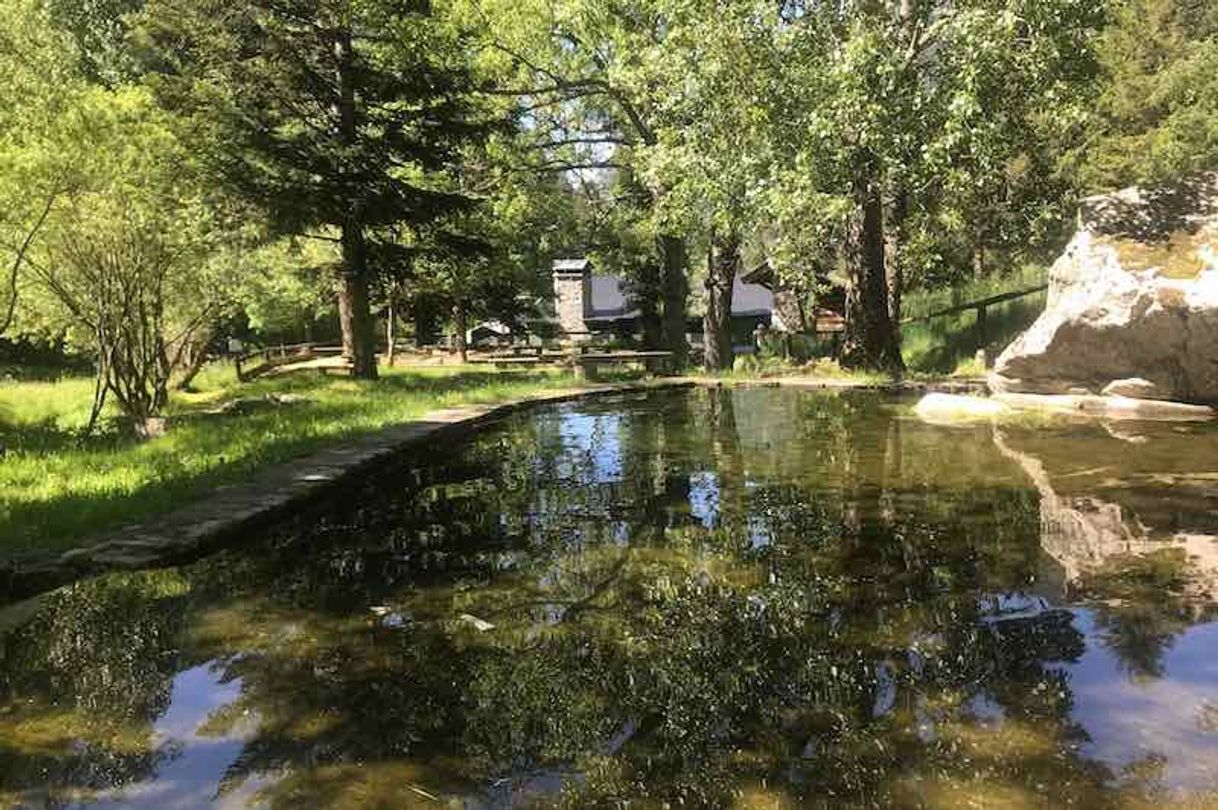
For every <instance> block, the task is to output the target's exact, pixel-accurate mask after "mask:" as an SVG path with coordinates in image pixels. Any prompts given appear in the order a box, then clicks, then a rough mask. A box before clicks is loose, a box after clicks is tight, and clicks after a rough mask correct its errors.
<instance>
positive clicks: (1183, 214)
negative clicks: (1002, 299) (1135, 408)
mask: <svg viewBox="0 0 1218 810" xmlns="http://www.w3.org/2000/svg"><path fill="white" fill-rule="evenodd" d="M990 384H991V387H992V388H993V389H994V390H996V391H1001V392H1018V393H1036V394H1077V393H1083V392H1085V393H1088V394H1099V393H1101V392H1103V393H1107V394H1119V395H1122V396H1127V397H1136V398H1140V399H1168V400H1178V401H1182V402H1196V403H1218V174H1207V175H1203V176H1201V177H1200V178H1197V179H1196V180H1194V181H1192V182H1190V183H1187V184H1184V185H1182V186H1180V187H1177V188H1171V189H1159V190H1153V191H1149V190H1143V189H1137V188H1129V189H1125V190H1124V191H1120V192H1117V193H1115V194H1112V195H1106V196H1101V197H1093V198H1090V199H1088V200H1086V201H1084V204H1083V206H1082V208H1081V210H1080V213H1079V230H1078V232H1077V233H1076V234H1075V236H1074V238H1073V240H1072V241H1071V242H1070V244H1069V246H1068V247H1067V248H1066V251H1065V253H1063V254H1062V256H1061V257H1060V258H1059V259H1058V260H1057V262H1055V263H1054V265H1053V267H1052V268H1051V269H1050V271H1049V298H1048V304H1047V306H1046V308H1045V311H1044V313H1043V314H1042V315H1041V316H1040V318H1039V319H1037V321H1036V323H1034V324H1033V325H1032V327H1031V328H1030V329H1028V331H1027V332H1025V333H1024V334H1022V335H1021V336H1020V337H1019V338H1017V339H1016V340H1015V342H1014V343H1012V344H1011V345H1010V346H1009V347H1007V349H1006V351H1004V352H1003V353H1002V355H1001V356H1000V357H999V358H998V361H997V363H996V365H995V369H994V372H993V374H992V375H991V379H990ZM1105 389H1107V390H1105Z"/></svg>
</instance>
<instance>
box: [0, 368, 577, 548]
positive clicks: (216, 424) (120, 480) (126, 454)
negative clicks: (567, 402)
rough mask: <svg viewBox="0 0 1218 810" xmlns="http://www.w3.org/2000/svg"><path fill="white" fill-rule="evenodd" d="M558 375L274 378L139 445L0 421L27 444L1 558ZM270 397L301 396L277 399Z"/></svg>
mask: <svg viewBox="0 0 1218 810" xmlns="http://www.w3.org/2000/svg"><path fill="white" fill-rule="evenodd" d="M563 382H564V379H563V378H562V377H556V376H555V375H552V374H550V375H547V374H537V373H528V372H525V373H510V374H505V373H494V372H485V373H482V372H475V373H468V374H444V375H433V374H412V373H398V372H395V373H393V374H391V375H386V376H385V377H384V378H383V379H381V380H380V381H377V382H363V381H353V380H345V379H335V380H332V381H329V380H328V381H324V382H322V383H320V384H319V382H318V381H317V379H316V378H312V379H310V378H282V379H279V380H274V381H266V382H259V383H255V384H251V385H249V386H242V387H238V388H235V389H232V390H231V391H226V392H225V394H226V396H225V397H224V398H223V399H217V400H215V401H213V402H211V403H209V404H207V405H206V406H193V407H189V406H188V407H183V408H181V409H180V410H178V411H177V412H176V413H175V414H174V416H173V419H172V421H171V428H170V431H169V433H168V434H167V435H166V436H164V437H162V438H159V439H157V440H155V441H152V442H147V443H138V442H134V441H131V440H126V439H123V438H122V437H120V436H118V435H106V436H99V437H96V438H95V439H93V440H91V441H90V442H88V443H86V445H84V446H82V445H81V444H79V443H77V441H76V436H75V434H74V433H72V432H71V431H64V430H62V429H59V428H57V427H56V426H55V425H54V424H53V423H52V422H46V423H38V424H32V425H31V424H23V425H19V426H13V425H7V424H6V425H0V441H11V443H10V444H9V447H10V449H17V448H20V450H21V451H23V452H22V454H21V457H20V459H19V464H15V465H14V466H13V467H11V468H10V470H8V471H7V475H6V476H0V482H5V479H7V483H6V487H11V489H10V490H9V492H8V493H7V494H8V497H0V536H3V538H4V540H3V542H2V543H0V560H2V559H4V558H8V559H10V560H21V559H25V560H30V559H36V558H39V557H46V556H47V555H52V554H56V553H58V552H61V551H63V550H66V549H67V548H71V547H76V546H80V545H84V544H86V543H87V542H88V541H89V540H93V539H96V537H95V535H96V534H98V533H99V532H105V531H107V530H111V529H113V528H114V527H116V526H121V525H124V524H130V523H136V522H141V521H145V520H147V519H149V518H150V517H153V516H155V515H157V514H161V513H164V512H167V511H169V510H171V509H174V508H176V507H179V506H182V505H184V504H186V503H189V502H191V501H193V500H196V499H198V498H200V497H204V496H206V494H207V493H208V492H209V491H210V490H213V489H214V488H215V487H217V486H219V485H221V484H226V483H237V482H243V481H248V480H249V479H251V478H252V477H253V476H254V475H255V474H256V473H257V472H259V471H260V470H262V469H264V468H267V467H269V466H271V465H275V464H279V463H284V462H288V461H290V460H292V459H295V458H300V457H302V456H306V455H308V454H310V453H312V452H316V451H318V450H321V449H323V448H325V447H328V446H333V445H334V444H336V443H341V442H344V441H350V440H354V439H357V438H359V437H361V436H367V435H370V434H374V433H376V432H377V431H379V430H381V429H384V428H385V427H388V426H389V425H391V424H394V423H399V422H404V421H410V420H413V419H417V418H419V417H421V416H422V415H423V414H424V413H426V412H427V411H430V410H434V409H437V408H442V407H446V406H449V405H459V404H466V403H474V402H487V401H500V400H504V399H507V398H510V396H511V395H513V394H517V393H520V394H523V393H526V392H528V391H529V390H532V389H540V388H544V387H554V388H557V387H560V386H561V385H562V384H563ZM269 394H277V395H280V396H282V395H284V394H293V395H298V396H299V397H300V399H299V400H289V401H286V402H285V401H280V402H279V403H276V402H275V401H273V400H270V399H267V396H268V395H269ZM463 394H464V395H465V396H462V395H463ZM247 399H248V400H250V401H251V402H255V403H259V405H258V406H257V407H256V408H255V409H253V410H250V411H244V410H243V411H238V412H227V413H226V412H224V411H223V410H222V409H219V408H218V406H219V405H222V404H223V403H224V402H232V401H244V400H247ZM261 403H266V404H265V405H263V404H261ZM86 478H87V479H88V481H87V483H82V481H83V480H84V479H86ZM48 482H50V484H49V486H48ZM48 489H50V492H49V493H48V492H47V490H48Z"/></svg>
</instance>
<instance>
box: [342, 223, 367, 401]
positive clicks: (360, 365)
mask: <svg viewBox="0 0 1218 810" xmlns="http://www.w3.org/2000/svg"><path fill="white" fill-rule="evenodd" d="M342 240H343V268H342V275H341V276H340V277H339V290H338V314H339V320H340V321H341V323H342V329H343V356H345V357H347V358H348V359H349V360H350V361H351V376H352V377H355V378H356V379H360V380H375V379H376V335H375V333H374V331H373V323H372V310H371V308H370V307H369V305H368V272H367V267H366V256H365V254H364V233H363V228H361V227H360V226H359V225H358V224H356V223H355V222H350V223H348V224H345V225H344V226H343V237H342Z"/></svg>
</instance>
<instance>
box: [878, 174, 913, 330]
mask: <svg viewBox="0 0 1218 810" xmlns="http://www.w3.org/2000/svg"><path fill="white" fill-rule="evenodd" d="M908 210H909V198H908V196H907V195H906V193H905V189H904V188H899V187H898V188H897V189H896V192H895V194H894V195H893V201H892V210H891V213H890V215H889V217H888V223H887V228H886V230H885V234H886V236H887V240H886V242H887V244H886V245H885V251H884V261H885V265H886V266H887V276H888V317H889V318H891V319H892V325H893V329H895V330H896V335H897V342H898V345H899V343H900V340H901V295H902V293H903V292H904V288H905V242H906V233H905V217H906V214H907V213H908Z"/></svg>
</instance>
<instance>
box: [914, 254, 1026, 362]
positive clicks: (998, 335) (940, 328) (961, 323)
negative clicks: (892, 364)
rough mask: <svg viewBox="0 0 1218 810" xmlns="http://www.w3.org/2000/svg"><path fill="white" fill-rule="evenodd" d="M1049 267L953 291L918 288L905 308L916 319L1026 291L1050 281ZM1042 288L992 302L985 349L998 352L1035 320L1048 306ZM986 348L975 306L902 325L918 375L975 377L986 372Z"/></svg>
mask: <svg viewBox="0 0 1218 810" xmlns="http://www.w3.org/2000/svg"><path fill="white" fill-rule="evenodd" d="M1045 278H1046V270H1045V269H1044V268H1043V267H1035V266H1029V267H1025V268H1023V269H1022V270H1020V271H1019V272H1016V273H1012V274H1010V275H1006V276H999V277H995V278H988V279H983V280H981V281H977V282H971V283H969V284H964V285H961V286H960V287H956V288H953V289H951V290H937V291H932V292H916V293H911V294H909V295H907V296H905V299H904V301H903V302H902V312H903V314H904V316H905V317H907V318H917V317H921V316H923V315H926V314H928V313H931V312H935V311H938V310H942V309H947V308H949V307H952V306H955V305H957V304H963V303H967V302H969V301H979V300H982V299H984V298H989V297H990V296H994V295H999V294H1001V293H1004V292H1010V291H1014V290H1023V289H1028V288H1031V287H1035V286H1038V285H1040V284H1044V283H1045ZM1045 296H1046V294H1045V293H1043V292H1041V293H1037V294H1035V295H1029V296H1027V297H1025V298H1019V299H1016V300H1014V301H1008V302H1006V303H1005V304H999V305H997V306H992V307H989V308H987V310H986V313H987V315H986V335H985V338H986V339H985V346H984V348H985V350H986V352H987V354H988V355H989V356H990V357H991V358H994V357H997V356H998V355H999V354H1000V353H1001V352H1002V350H1003V349H1005V348H1006V347H1007V345H1008V344H1010V342H1011V341H1012V340H1014V339H1015V338H1016V337H1017V336H1018V335H1019V334H1020V333H1021V332H1023V331H1024V330H1025V329H1027V328H1028V327H1029V326H1031V325H1032V322H1033V321H1035V320H1036V318H1037V316H1039V315H1040V313H1041V312H1042V311H1044V308H1045ZM980 348H982V340H981V335H980V333H979V331H978V328H977V315H976V312H975V311H968V312H960V313H956V314H954V315H944V316H941V317H938V318H932V319H931V320H929V321H919V322H917V323H908V324H905V325H904V326H903V327H901V352H902V354H903V355H904V357H905V365H906V366H907V367H908V368H909V370H910V371H911V372H913V373H915V374H935V375H942V374H954V375H961V376H976V375H979V374H982V373H984V371H983V369H981V368H980V366H979V364H978V363H977V362H976V360H975V356H976V354H977V350H978V349H980Z"/></svg>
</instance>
